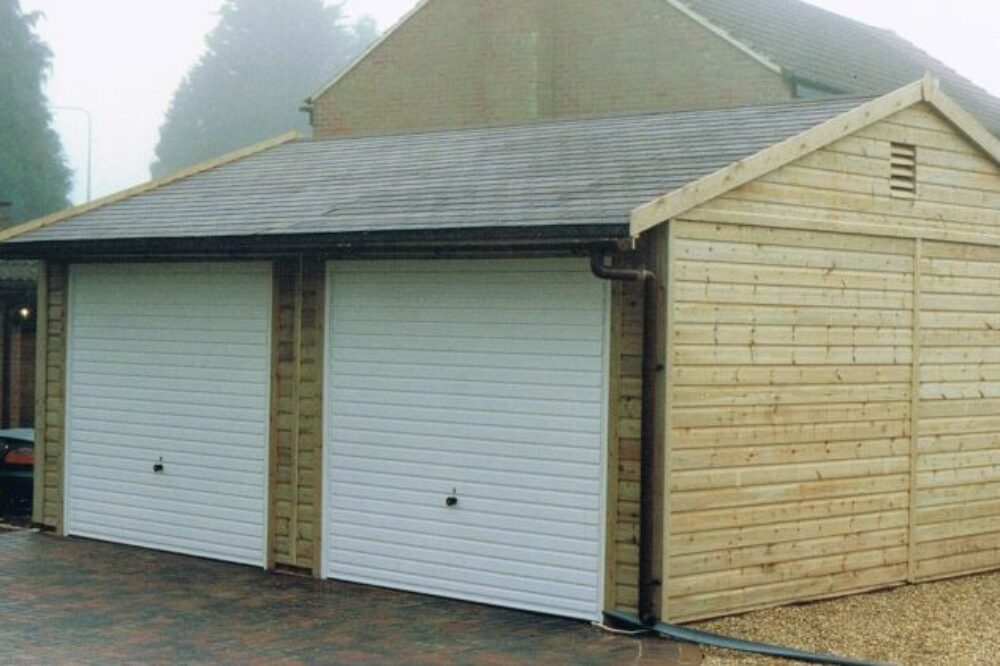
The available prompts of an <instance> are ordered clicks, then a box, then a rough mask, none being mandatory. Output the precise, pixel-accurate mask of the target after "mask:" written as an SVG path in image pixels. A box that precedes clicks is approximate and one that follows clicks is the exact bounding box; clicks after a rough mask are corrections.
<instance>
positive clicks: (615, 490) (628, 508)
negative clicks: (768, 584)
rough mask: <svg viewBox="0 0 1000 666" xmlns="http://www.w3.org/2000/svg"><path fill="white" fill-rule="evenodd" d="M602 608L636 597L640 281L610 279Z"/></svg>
mask: <svg viewBox="0 0 1000 666" xmlns="http://www.w3.org/2000/svg"><path fill="white" fill-rule="evenodd" d="M611 295H612V296H611V298H612V300H611V367H610V374H611V378H610V394H611V395H610V402H611V405H610V410H609V412H610V417H609V427H608V431H609V438H610V454H609V456H608V464H609V473H608V528H607V529H608V538H607V544H608V552H607V562H608V566H607V573H608V580H607V583H606V585H605V588H606V589H605V606H606V607H607V608H616V609H619V610H624V611H629V612H635V610H636V607H637V604H638V601H639V489H640V485H639V479H640V468H639V436H640V431H641V428H642V423H641V419H640V416H641V413H642V307H643V292H642V285H641V284H635V283H628V282H626V283H623V282H615V283H612V291H611Z"/></svg>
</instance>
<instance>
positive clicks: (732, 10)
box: [675, 0, 1000, 133]
mask: <svg viewBox="0 0 1000 666" xmlns="http://www.w3.org/2000/svg"><path fill="white" fill-rule="evenodd" d="M675 1H677V2H680V3H682V4H684V5H686V6H687V7H689V8H690V9H691V10H693V11H694V12H696V13H697V14H699V15H701V16H703V17H704V18H706V19H707V20H708V21H710V22H711V23H713V24H714V25H716V26H718V27H720V28H722V29H724V30H725V31H726V32H728V33H730V34H731V35H732V36H733V37H735V38H736V39H737V40H739V41H740V42H742V43H744V44H746V45H747V46H749V47H750V48H751V49H753V50H754V51H756V52H758V53H760V54H761V55H763V56H765V57H767V58H768V59H770V60H772V61H774V62H775V63H776V64H777V65H778V66H780V67H781V68H782V69H783V70H784V71H785V72H786V73H788V74H791V75H792V76H794V77H796V78H798V79H801V80H804V81H807V82H812V83H813V84H818V85H822V86H827V87H830V88H834V89H836V90H837V91H839V92H844V93H853V94H870V95H874V94H881V93H886V92H889V91H891V90H895V89H896V88H899V87H901V86H903V85H906V84H907V83H909V82H910V81H914V80H917V79H919V78H921V77H922V76H923V75H924V74H925V73H926V72H930V73H931V74H933V75H934V76H935V77H937V78H939V79H940V80H941V87H942V89H943V90H944V91H945V92H946V93H947V94H949V95H951V96H952V97H954V98H955V100H957V101H958V102H959V103H960V104H961V105H962V106H964V107H965V108H966V109H968V110H969V111H970V112H972V113H973V115H975V116H977V117H978V118H979V119H980V121H981V122H983V123H984V124H985V125H987V126H988V127H989V128H990V129H991V130H993V132H995V133H1000V100H998V99H997V98H995V97H993V96H992V95H990V93H989V92H987V91H986V90H984V89H983V88H980V87H979V86H977V85H976V84H974V83H973V82H971V81H969V80H968V79H966V78H965V77H963V76H961V75H960V74H958V73H957V72H955V71H954V70H952V69H951V68H949V67H948V66H947V65H945V64H944V63H942V62H940V61H939V60H936V59H934V58H933V57H931V56H930V55H928V54H927V53H925V52H923V51H921V50H920V49H919V48H917V47H916V46H914V45H913V44H911V43H910V42H908V41H906V40H905V39H903V38H902V37H899V36H898V35H896V34H895V33H893V32H891V31H889V30H883V29H881V28H875V27H872V26H869V25H865V24H864V23H860V22H858V21H855V20H853V19H849V18H847V17H845V16H841V15H839V14H835V13H833V12H829V11H827V10H825V9H821V8H819V7H816V6H814V5H810V4H808V3H806V2H802V0H739V1H738V2H734V0H675Z"/></svg>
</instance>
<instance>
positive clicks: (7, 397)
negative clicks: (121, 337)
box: [0, 201, 38, 428]
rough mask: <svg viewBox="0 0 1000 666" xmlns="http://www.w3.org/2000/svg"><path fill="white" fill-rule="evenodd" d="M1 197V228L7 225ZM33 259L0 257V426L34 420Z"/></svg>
mask: <svg viewBox="0 0 1000 666" xmlns="http://www.w3.org/2000/svg"><path fill="white" fill-rule="evenodd" d="M9 209H10V204H9V203H7V202H5V201H0V229H3V228H5V227H8V226H10V224H11V222H10V220H9V218H8V211H9ZM37 270H38V269H37V266H36V264H35V262H32V261H0V428H24V427H28V426H30V425H31V424H32V423H33V422H34V384H35V307H34V305H35V300H36V294H35V285H36V281H37Z"/></svg>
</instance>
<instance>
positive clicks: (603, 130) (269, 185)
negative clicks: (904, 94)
mask: <svg viewBox="0 0 1000 666" xmlns="http://www.w3.org/2000/svg"><path fill="white" fill-rule="evenodd" d="M861 101H862V100H860V99H858V98H854V99H845V98H838V99H833V100H820V101H809V102H802V101H800V102H794V103H786V104H781V105H771V106H757V107H744V108H737V109H725V110H714V111H694V112H683V113H670V114H656V115H644V116H635V117H628V118H604V119H592V120H575V121H564V122H554V123H539V124H534V125H525V126H516V127H495V128H485V129H470V130H460V131H449V132H431V133H423V134H407V135H393V136H376V137H359V138H342V139H329V140H324V141H292V142H289V143H285V144H282V145H279V146H277V147H273V148H270V149H268V150H265V151H263V152H259V153H256V154H253V155H250V156H248V157H244V158H243V159H239V160H236V161H233V162H229V163H225V164H222V165H220V166H217V167H215V168H212V169H210V170H207V171H203V172H201V173H196V174H194V175H191V176H189V177H187V178H184V179H181V180H176V181H172V182H169V183H167V184H165V185H163V186H162V187H158V188H155V189H151V190H146V191H140V192H139V193H137V194H135V195H134V196H131V197H128V198H124V199H121V200H112V201H111V202H110V203H108V204H107V205H105V206H103V207H99V208H96V209H93V210H85V211H83V212H81V213H79V214H77V215H70V216H68V217H66V218H65V219H62V220H61V221H58V222H57V223H54V224H50V225H48V226H40V225H35V226H34V227H32V226H31V225H30V223H29V225H28V226H27V227H26V228H25V231H24V232H23V233H22V234H20V235H17V236H15V237H13V238H12V239H11V240H10V241H9V242H52V241H82V240H86V241H95V240H123V239H150V238H158V239H170V238H207V237H237V236H242V237H246V236H261V235H286V234H314V233H321V234H326V233H360V232H378V231H401V230H430V229H437V230H440V229H471V228H486V227H510V228H518V227H542V226H553V225H622V226H623V228H625V229H626V230H627V227H628V224H629V216H630V213H631V211H632V209H633V208H635V207H636V206H639V205H641V204H644V203H646V202H648V201H649V200H650V199H652V198H654V197H658V196H660V195H662V194H663V193H664V192H670V191H672V190H675V189H677V188H680V187H683V186H684V185H686V184H688V183H691V182H692V181H695V180H697V179H699V178H702V177H703V176H706V175H708V174H711V173H714V172H716V171H718V170H719V169H721V168H723V167H725V166H727V165H729V164H732V163H733V162H736V161H738V160H742V159H744V158H747V157H749V156H751V155H754V154H756V153H758V152H760V151H761V150H763V149H765V148H767V147H769V146H772V145H774V144H776V143H779V142H781V141H784V140H786V139H788V138H790V137H793V136H796V135H798V134H800V133H802V132H803V131H805V130H807V129H810V128H812V127H815V126H816V125H819V124H821V123H823V122H825V121H827V120H829V119H831V118H834V117H837V116H839V115H841V114H844V113H846V112H848V111H850V110H851V109H854V108H855V107H857V106H858V105H859V104H861Z"/></svg>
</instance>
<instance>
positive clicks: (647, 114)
mask: <svg viewBox="0 0 1000 666" xmlns="http://www.w3.org/2000/svg"><path fill="white" fill-rule="evenodd" d="M876 97H878V95H874V94H865V93H857V94H848V95H829V96H826V97H813V98H809V99H806V98H793V99H787V100H782V101H769V102H752V103H747V104H737V105H733V106H712V107H706V108H704V109H678V110H675V111H641V112H635V113H625V114H600V115H589V116H573V117H566V118H544V119H540V120H533V121H527V122H510V123H497V124H495V125H470V126H467V127H438V128H433V129H418V130H400V131H396V132H385V133H372V134H344V135H339V136H328V137H323V138H311V137H310V138H307V139H304V140H303V143H309V144H322V143H336V142H347V141H363V140H368V139H380V138H392V137H396V138H398V137H404V136H433V135H436V134H456V133H464V132H468V133H475V132H488V131H491V130H502V129H509V128H516V127H525V128H526V127H551V126H558V125H571V124H579V123H590V122H593V123H597V122H601V121H608V120H629V119H640V118H662V117H666V116H696V115H702V114H706V113H729V112H733V111H740V110H743V109H746V110H751V109H771V108H779V107H782V108H783V107H792V106H823V105H827V104H836V103H841V102H850V101H862V100H871V99H875V98H876Z"/></svg>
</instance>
